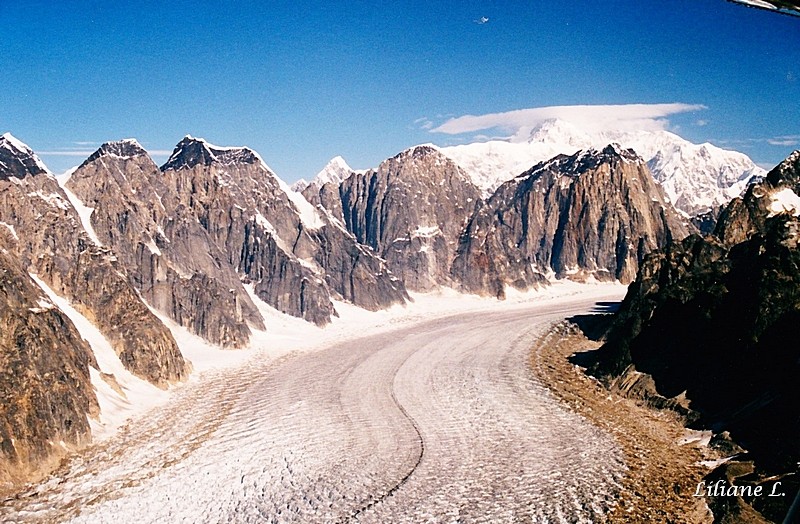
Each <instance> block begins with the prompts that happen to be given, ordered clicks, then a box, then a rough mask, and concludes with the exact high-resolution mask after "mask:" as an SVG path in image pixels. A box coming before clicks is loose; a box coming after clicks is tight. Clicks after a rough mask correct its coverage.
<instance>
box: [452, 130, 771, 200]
mask: <svg viewBox="0 0 800 524" xmlns="http://www.w3.org/2000/svg"><path fill="white" fill-rule="evenodd" d="M610 143H618V144H620V145H621V146H622V147H624V148H631V149H633V150H634V151H636V152H637V153H638V154H639V155H640V156H641V157H642V158H643V159H644V160H645V161H646V162H647V165H648V167H649V168H650V170H651V171H652V172H653V176H654V177H655V179H656V180H657V181H658V182H659V183H660V184H661V185H662V187H663V188H664V191H665V192H666V193H667V196H668V197H669V198H670V200H671V201H672V203H673V204H674V205H675V206H676V207H677V208H678V209H679V210H681V211H683V212H684V213H687V214H689V215H696V214H699V213H702V212H705V211H708V210H709V209H710V208H712V207H714V206H717V205H719V204H723V203H726V202H728V201H729V200H730V199H731V198H733V197H735V196H738V195H739V194H740V193H741V192H742V190H744V188H745V187H746V186H747V183H748V181H749V180H750V179H751V178H753V177H760V176H763V175H764V174H765V171H764V170H763V169H761V168H760V167H758V166H756V165H755V163H753V161H752V160H750V158H748V157H747V156H746V155H744V154H742V153H739V152H737V151H728V150H724V149H721V148H718V147H716V146H714V145H711V144H708V143H706V144H700V145H698V144H693V143H691V142H689V141H687V140H684V139H683V138H681V137H679V136H678V135H676V134H674V133H670V132H669V131H663V130H661V131H619V130H604V131H588V130H584V129H580V128H578V127H577V126H574V125H573V124H570V123H569V122H566V121H563V120H557V119H554V120H548V121H546V122H544V123H542V124H541V125H539V126H538V127H536V128H534V129H532V130H531V132H530V134H529V135H527V136H524V135H518V136H516V137H513V138H511V139H509V140H491V141H488V142H480V143H473V144H465V145H459V146H451V147H443V148H441V150H442V152H443V153H444V154H445V155H447V156H449V157H450V158H452V159H453V160H455V161H456V162H457V163H458V164H459V165H460V166H461V167H462V168H464V169H465V170H466V171H467V172H468V173H469V174H470V176H471V177H472V179H473V181H474V182H475V183H476V184H477V185H478V186H479V187H480V188H481V189H482V190H483V191H484V193H485V194H486V195H489V194H491V193H492V192H493V191H494V190H495V189H496V188H497V187H499V186H500V184H502V183H503V182H505V181H507V180H510V179H511V178H514V177H515V176H517V175H519V174H520V173H522V172H523V171H525V170H527V169H529V168H530V167H531V166H533V165H535V164H537V163H539V162H543V161H545V160H548V159H550V158H552V157H554V156H555V155H558V154H567V155H569V154H573V153H575V152H576V151H578V150H580V149H589V148H596V149H602V148H603V147H605V146H606V145H608V144H610Z"/></svg>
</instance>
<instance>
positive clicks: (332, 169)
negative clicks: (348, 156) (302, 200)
mask: <svg viewBox="0 0 800 524" xmlns="http://www.w3.org/2000/svg"><path fill="white" fill-rule="evenodd" d="M354 172H355V171H354V170H353V168H351V167H350V166H349V165H347V162H345V160H344V158H342V157H340V156H335V157H333V158H332V159H331V160H330V162H328V164H327V165H326V166H325V167H323V168H322V170H321V171H320V172H319V173H317V176H315V177H314V178H313V179H312V180H311V182H308V181H307V180H304V179H302V178H301V179H300V180H298V181H297V182H295V183H294V184H292V186H291V187H292V189H293V190H295V191H297V192H301V191H303V190H304V189H305V188H307V187H308V186H313V187H314V188H316V189H319V188H321V187H322V186H324V185H325V184H327V183H328V182H333V183H335V184H338V183H339V182H341V181H342V180H344V179H345V178H347V177H349V176H350V175H352V174H353V173H354Z"/></svg>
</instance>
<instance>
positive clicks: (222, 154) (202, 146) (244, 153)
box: [161, 135, 266, 171]
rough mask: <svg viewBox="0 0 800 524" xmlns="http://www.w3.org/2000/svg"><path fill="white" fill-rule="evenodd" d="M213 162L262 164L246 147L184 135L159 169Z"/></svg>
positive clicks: (255, 154) (205, 164)
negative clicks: (225, 145) (227, 145)
mask: <svg viewBox="0 0 800 524" xmlns="http://www.w3.org/2000/svg"><path fill="white" fill-rule="evenodd" d="M214 163H218V164H223V165H230V164H258V163H261V164H263V161H262V160H261V157H259V156H258V154H257V153H256V152H255V151H253V150H252V149H250V148H248V147H220V146H215V145H214V144H210V143H209V142H207V141H206V140H204V139H202V138H195V137H193V136H191V135H186V136H185V137H184V138H183V140H181V141H180V142H178V145H177V146H175V150H174V151H173V152H172V156H170V157H169V159H168V160H167V162H166V164H164V165H163V166H162V167H161V169H162V170H164V171H166V170H167V169H175V170H177V169H182V168H192V167H194V166H196V165H204V166H208V165H211V164H214ZM265 167H266V166H265Z"/></svg>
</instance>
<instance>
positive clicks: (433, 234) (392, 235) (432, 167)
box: [320, 146, 480, 291]
mask: <svg viewBox="0 0 800 524" xmlns="http://www.w3.org/2000/svg"><path fill="white" fill-rule="evenodd" d="M328 189H329V186H328V185H326V186H323V188H322V191H321V192H320V200H321V203H322V204H323V205H325V206H326V207H327V208H328V209H329V210H330V211H331V213H339V212H340V211H339V209H338V207H337V206H338V205H339V203H338V202H340V203H341V204H340V205H341V213H342V214H343V218H344V221H345V224H346V226H347V229H348V230H349V231H350V232H352V233H353V235H355V237H356V239H358V241H359V242H361V243H362V244H365V245H367V246H370V247H371V248H372V249H373V250H374V251H375V252H376V253H378V254H379V255H380V256H381V257H383V258H384V259H385V260H386V263H387V264H388V266H389V268H390V269H391V271H392V273H394V274H395V275H397V276H398V277H399V278H401V279H402V280H403V282H405V284H406V286H407V287H408V288H409V289H413V290H417V291H427V290H430V289H433V288H435V287H437V286H438V285H441V284H449V283H450V282H451V279H450V264H451V262H452V259H453V256H454V255H455V251H456V247H457V245H458V238H459V235H460V234H461V231H462V230H463V228H464V226H465V225H466V223H467V221H468V219H469V217H470V216H471V215H472V213H473V212H474V210H475V208H476V207H477V205H478V204H479V203H480V191H479V190H478V188H477V187H475V185H474V184H472V182H471V181H470V180H469V178H468V177H467V175H466V174H465V173H464V171H463V170H462V169H461V168H459V167H458V166H457V165H456V164H455V163H454V162H453V161H452V160H450V159H449V158H447V157H445V156H444V155H442V154H441V153H440V152H439V151H438V150H437V149H436V148H435V147H432V146H417V147H414V148H411V149H409V150H406V151H403V152H402V153H400V154H398V155H396V156H395V157H393V158H390V159H388V160H386V161H384V162H383V163H381V165H380V166H379V167H378V168H377V169H374V170H370V171H367V172H366V173H363V174H358V173H355V174H352V175H350V176H349V177H348V178H347V179H345V180H344V181H343V182H342V183H341V184H340V185H339V197H340V199H339V201H338V202H336V203H335V204H334V205H331V204H329V203H328V202H329V200H328V196H326V193H325V191H327V190H328ZM331 200H333V201H336V199H331Z"/></svg>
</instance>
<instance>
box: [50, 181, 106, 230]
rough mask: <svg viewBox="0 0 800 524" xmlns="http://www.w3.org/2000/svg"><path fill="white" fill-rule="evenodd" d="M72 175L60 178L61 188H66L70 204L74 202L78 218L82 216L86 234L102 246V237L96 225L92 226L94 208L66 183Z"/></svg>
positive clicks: (73, 205)
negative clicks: (82, 200) (96, 229)
mask: <svg viewBox="0 0 800 524" xmlns="http://www.w3.org/2000/svg"><path fill="white" fill-rule="evenodd" d="M70 176H72V173H69V175H68V176H67V177H66V178H62V179H60V180H59V184H61V189H63V190H64V194H66V195H67V198H68V199H69V202H70V204H72V207H74V208H75V211H77V212H78V218H80V220H81V225H82V226H83V229H84V230H85V231H86V234H87V235H89V238H90V239H91V240H92V242H94V244H95V245H96V246H102V245H103V243H102V242H100V239H99V238H98V237H97V233H96V232H95V230H94V227H92V213H94V208H93V207H88V206H85V205H83V202H81V199H80V198H78V196H77V195H76V194H75V193H73V192H72V191H70V190H69V189H67V187H66V183H67V181H68V180H69V177H70Z"/></svg>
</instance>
